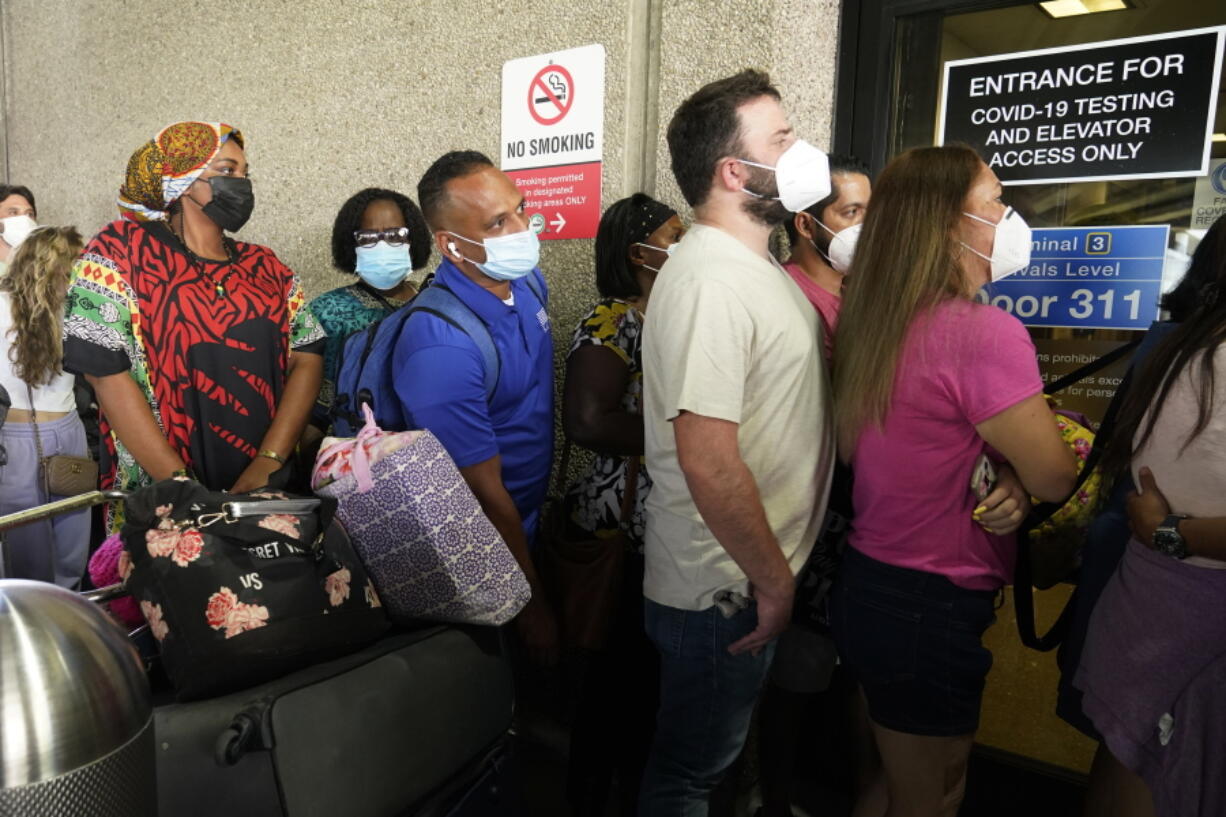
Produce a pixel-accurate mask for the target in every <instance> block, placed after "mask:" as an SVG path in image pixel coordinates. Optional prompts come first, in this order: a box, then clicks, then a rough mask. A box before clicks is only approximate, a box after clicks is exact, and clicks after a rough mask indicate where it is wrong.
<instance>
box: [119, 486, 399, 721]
mask: <svg viewBox="0 0 1226 817" xmlns="http://www.w3.org/2000/svg"><path fill="white" fill-rule="evenodd" d="M334 510H335V503H332V502H329V501H327V500H320V499H317V498H313V497H308V498H302V497H296V496H293V495H290V494H286V493H282V492H279V491H270V490H265V491H261V492H255V493H250V494H226V493H222V492H217V491H210V490H208V489H207V488H205V487H204V486H203V485H200V484H199V483H197V482H192V481H189V480H184V479H171V480H165V481H163V482H159V483H157V484H155V485H151V486H149V487H148V488H145V489H143V490H141V491H138V492H136V493H134V494H132V495H131V496H130V497H128V498H127V499H126V500H125V521H124V526H123V530H122V531H121V534H120V535H121V537H122V539H123V553H122V554H120V557H119V565H118V569H119V574H120V576H121V577H122V579H123V581H124V584H125V586H126V587H127V588H128V589H129V590H130V591H131V593H132V596H133V598H134V599H135V600H136V601H137V603H138V604H139V606H140V610H141V613H142V614H143V615H144V617H145V620H146V621H147V622H148V624H149V628H150V631H151V632H152V634H153V636H154V638H155V639H157V641H158V643H159V645H160V651H161V657H162V663H163V665H164V667H165V669H166V672H167V674H168V675H169V676H170V679H171V681H172V682H173V684H174V686H175V690H176V693H177V697H178V699H179V700H181V701H185V700H192V699H195V698H202V697H208V696H212V695H217V694H221V693H223V692H228V691H231V690H234V689H239V688H242V687H245V686H250V685H253V684H257V683H261V682H263V681H266V680H269V679H271V678H274V677H277V676H279V675H283V674H285V673H287V672H290V671H292V670H295V669H298V668H300V667H303V666H306V665H308V664H311V663H314V662H316V661H319V660H324V659H326V658H331V657H335V656H337V655H342V654H344V653H346V652H351V651H353V650H356V649H358V648H360V647H362V646H363V645H365V644H367V643H369V642H370V641H373V640H374V639H376V638H377V637H378V636H379V635H381V634H382V633H383V632H384V631H385V630H386V629H387V627H388V626H389V622H388V619H387V616H386V614H385V612H384V610H383V609H382V605H381V603H380V601H379V597H378V595H377V594H376V592H375V589H374V585H373V584H372V583H371V581H370V578H369V577H368V576H367V574H366V570H365V568H364V567H363V566H362V563H361V562H360V561H359V559H358V557H357V554H356V553H354V550H353V546H352V545H351V543H350V541H349V537H348V535H347V534H346V532H345V530H344V528H343V527H342V526H341V525H340V524H339V523H338V522H336V521H335V520H334V519H333V518H332V516H333V512H334Z"/></svg>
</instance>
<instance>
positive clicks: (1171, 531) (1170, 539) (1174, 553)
mask: <svg viewBox="0 0 1226 817" xmlns="http://www.w3.org/2000/svg"><path fill="white" fill-rule="evenodd" d="M1187 518H1188V517H1187V514H1181V513H1173V514H1171V515H1170V516H1168V517H1167V518H1166V519H1163V520H1162V524H1161V525H1159V526H1158V527H1157V528H1155V529H1154V550H1156V551H1158V552H1159V553H1165V554H1166V555H1167V556H1170V557H1171V558H1172V559H1186V558H1188V556H1189V554H1188V543H1187V542H1186V541H1185V540H1184V538H1183V536H1181V535H1180V534H1179V523H1180V522H1182V521H1183V520H1184V519H1187Z"/></svg>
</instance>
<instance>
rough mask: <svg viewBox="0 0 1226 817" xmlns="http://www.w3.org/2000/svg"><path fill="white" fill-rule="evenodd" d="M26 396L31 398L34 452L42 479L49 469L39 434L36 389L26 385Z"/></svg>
mask: <svg viewBox="0 0 1226 817" xmlns="http://www.w3.org/2000/svg"><path fill="white" fill-rule="evenodd" d="M26 395H27V396H28V397H29V398H30V425H32V426H34V450H35V451H36V452H38V473H39V477H40V478H41V477H42V474H43V472H44V471H45V470H46V468H47V464H46V457H44V456H43V440H42V435H40V434H39V433H38V409H36V408H34V389H32V388H31V387H30V384H29V383H26Z"/></svg>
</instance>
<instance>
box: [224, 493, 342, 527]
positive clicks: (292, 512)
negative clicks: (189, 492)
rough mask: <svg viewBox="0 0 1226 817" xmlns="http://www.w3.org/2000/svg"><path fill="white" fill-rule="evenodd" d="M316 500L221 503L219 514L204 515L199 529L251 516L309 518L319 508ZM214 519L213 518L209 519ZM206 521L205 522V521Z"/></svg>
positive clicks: (260, 500)
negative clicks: (219, 522) (275, 515)
mask: <svg viewBox="0 0 1226 817" xmlns="http://www.w3.org/2000/svg"><path fill="white" fill-rule="evenodd" d="M319 505H320V501H319V500H318V499H258V500H253V501H250V502H223V503H222V505H221V513H219V514H206V515H205V516H202V517H201V518H200V527H206V526H207V525H209V524H212V523H213V522H218V521H221V520H225V521H226V522H233V521H236V520H239V519H245V518H248V517H252V516H264V515H265V514H271V513H276V514H288V515H289V516H310V515H311V514H313V513H315V511H316V510H317V509H318V508H319ZM210 517H215V518H210ZM206 519H207V520H208V521H207V522H206V521H205V520H206Z"/></svg>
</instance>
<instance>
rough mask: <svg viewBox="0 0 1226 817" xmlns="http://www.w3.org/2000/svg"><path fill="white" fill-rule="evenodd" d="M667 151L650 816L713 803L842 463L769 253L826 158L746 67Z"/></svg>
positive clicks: (654, 427) (687, 105)
mask: <svg viewBox="0 0 1226 817" xmlns="http://www.w3.org/2000/svg"><path fill="white" fill-rule="evenodd" d="M668 146H669V152H670V154H671V156H672V168H673V175H674V176H675V177H676V179H677V184H678V186H679V187H680V188H681V192H682V194H683V195H684V196H685V198H686V200H687V201H688V202H689V204H690V205H691V207H693V209H694V226H693V228H692V229H691V230H690V232H689V233H687V234H686V237H685V238H684V239H682V241H681V242H680V244H678V245H677V248H676V250H675V252H674V253H673V254H672V257H671V258H670V260H669V261H667V262H666V263H665V265H664V267H663V269H662V271H661V274H660V276H659V278H658V280H657V283H656V285H655V289H654V290H653V292H652V302H651V320H650V321H649V322H647V323H646V326H645V337H644V349H643V370H644V406H645V422H646V450H647V467H648V469H649V470H650V471H651V473H652V476H653V478H654V480H655V486H654V488H653V490H652V492H651V494H650V495H649V497H648V499H647V533H646V561H647V567H646V579H645V581H644V593H645V595H646V597H647V601H646V609H645V614H646V615H645V618H646V628H647V633H648V635H649V636H650V638H651V639H652V641H653V642H654V643H655V645H656V647H657V649H658V650H659V652H660V656H661V684H660V695H661V703H660V710H659V717H658V725H657V726H658V729H657V733H656V737H655V741H654V743H653V745H652V750H651V757H650V759H649V761H648V766H647V771H646V773H645V776H644V779H643V787H642V795H641V800H640V814H641V815H643V816H644V817H655V816H656V815H665V814H667V815H687V817H688V816H689V815H706V814H707V813H708V800H709V797H710V793H711V791H712V789H714V787H715V785H716V784H717V783H718V782H719V778H720V776H721V775H722V774H723V773H724V771H725V770H726V769H727V768H728V766H729V765H731V763H732V762H733V760H735V758H736V756H737V754H738V753H739V752H740V750H741V747H742V745H743V744H744V741H745V735H746V733H747V731H748V729H749V720H750V716H751V714H752V712H753V707H754V702H755V700H756V698H757V695H758V691H759V689H760V688H761V686H762V681H763V679H764V678H765V676H766V672H767V669H768V668H769V666H770V660H771V656H772V653H773V650H774V640H775V638H776V637H777V636H778V635H779V634H780V633H781V632H782V631H783V630H784V628H786V627H787V625H788V622H789V621H790V619H791V612H792V598H793V593H794V586H795V576H796V573H797V572H798V571H799V570H800V568H801V566H802V565H803V564H804V562H805V559H806V558H807V557H808V555H809V551H810V549H811V547H812V545H813V541H814V539H815V537H816V535H817V530H818V525H819V523H820V521H821V518H822V513H823V511H824V507H825V501H826V493H827V488H828V481H829V477H830V471H831V467H832V465H833V462H834V456H835V449H834V442H833V437H832V434H831V415H830V409H829V395H828V393H827V386H826V377H825V372H824V371H823V366H824V363H823V361H822V352H821V349H820V347H819V344H818V337H819V336H818V331H819V330H818V323H817V314H816V313H815V311H814V310H813V308H812V307H811V306H810V305H809V303H808V302H807V301H806V300H805V297H804V295H803V294H802V293H801V291H800V290H799V289H798V288H797V286H796V284H795V283H794V282H793V281H792V280H791V279H790V278H789V276H788V274H787V272H785V271H784V270H783V269H782V268H781V267H780V266H779V264H778V263H776V262H775V260H774V259H773V258H772V257H771V255H770V252H769V250H768V248H767V244H768V240H769V238H770V234H771V231H772V230H773V229H774V228H775V227H776V226H777V225H779V224H780V223H782V222H783V221H784V220H785V219H786V218H787V217H788V214H789V211H791V212H795V211H799V210H803V209H804V208H806V207H810V206H812V205H813V204H814V203H815V202H817V201H818V200H820V199H822V198H823V197H825V196H826V195H827V194H828V193H829V192H830V176H829V167H828V164H827V160H826V156H825V154H823V153H822V152H821V151H819V150H818V149H817V148H814V147H813V146H812V145H809V144H808V143H806V142H803V141H799V140H797V139H796V136H795V134H794V133H793V132H792V128H791V126H790V125H789V124H788V120H787V116H786V115H785V113H784V110H783V108H782V107H781V105H780V97H779V92H778V91H777V90H776V89H775V88H774V86H772V85H771V84H770V78H769V77H768V76H767V75H766V74H764V73H761V72H759V71H752V70H746V71H742V72H741V73H739V74H737V75H735V76H732V77H729V78H727V79H723V80H719V81H717V82H713V83H711V84H709V85H707V86H705V87H704V88H702V89H701V90H699V91H698V92H697V93H695V94H694V95H693V96H692V97H690V98H689V99H687V100H686V101H685V102H683V103H682V104H681V106H680V107H679V108H678V109H677V112H676V114H674V116H673V119H672V122H670V124H669V127H668Z"/></svg>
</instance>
